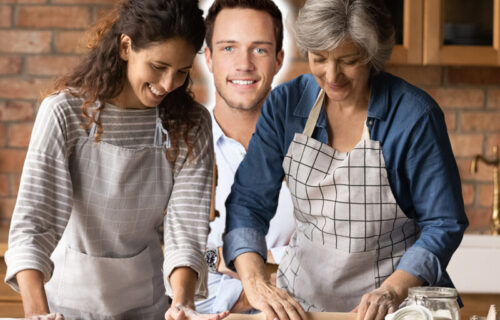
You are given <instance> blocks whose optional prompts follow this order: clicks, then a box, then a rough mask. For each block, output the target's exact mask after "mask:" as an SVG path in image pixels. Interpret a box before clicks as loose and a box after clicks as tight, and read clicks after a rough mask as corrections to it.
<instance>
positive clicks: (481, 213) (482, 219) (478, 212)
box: [465, 207, 491, 228]
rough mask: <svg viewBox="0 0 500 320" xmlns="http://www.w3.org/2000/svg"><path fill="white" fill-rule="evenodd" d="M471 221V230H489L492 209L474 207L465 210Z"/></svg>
mask: <svg viewBox="0 0 500 320" xmlns="http://www.w3.org/2000/svg"><path fill="white" fill-rule="evenodd" d="M465 212H466V214H467V218H468V219H469V228H479V227H485V228H487V227H488V226H489V223H490V219H491V208H487V207H472V208H467V209H466V210H465Z"/></svg>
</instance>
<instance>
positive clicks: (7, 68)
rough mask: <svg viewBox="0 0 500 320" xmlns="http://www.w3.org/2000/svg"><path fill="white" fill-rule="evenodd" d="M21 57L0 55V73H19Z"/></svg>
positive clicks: (21, 62)
mask: <svg viewBox="0 0 500 320" xmlns="http://www.w3.org/2000/svg"><path fill="white" fill-rule="evenodd" d="M22 65H23V59H22V58H21V57H9V56H0V74H2V75H6V74H20V73H21V70H22Z"/></svg>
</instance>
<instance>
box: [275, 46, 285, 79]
mask: <svg viewBox="0 0 500 320" xmlns="http://www.w3.org/2000/svg"><path fill="white" fill-rule="evenodd" d="M283 59H285V52H284V51H283V50H280V51H279V52H278V53H277V54H276V67H275V69H274V74H275V75H276V74H277V73H278V71H280V69H281V67H282V66H283Z"/></svg>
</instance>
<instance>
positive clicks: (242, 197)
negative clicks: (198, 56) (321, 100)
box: [224, 87, 285, 268]
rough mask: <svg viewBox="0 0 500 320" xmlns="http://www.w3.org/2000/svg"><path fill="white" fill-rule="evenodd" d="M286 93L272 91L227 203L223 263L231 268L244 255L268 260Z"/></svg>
mask: <svg viewBox="0 0 500 320" xmlns="http://www.w3.org/2000/svg"><path fill="white" fill-rule="evenodd" d="M283 90H284V87H278V88H277V89H275V90H273V91H272V92H271V95H270V96H269V97H268V99H267V100H266V102H265V103H264V106H263V108H262V112H261V115H260V117H259V120H258V122H257V126H256V130H255V133H254V135H253V136H252V139H251V141H250V144H249V146H248V153H247V154H246V156H245V158H244V159H243V161H242V162H241V164H240V166H239V167H238V170H237V172H236V176H235V179H234V184H233V186H232V188H231V194H230V195H229V197H228V198H227V200H226V215H227V217H226V234H225V236H224V259H225V261H226V263H227V265H228V266H229V267H230V268H234V265H233V262H234V259H235V258H236V257H237V256H239V255H241V254H243V253H245V252H256V253H258V254H260V255H261V256H262V258H263V259H264V260H265V259H266V257H267V246H266V241H265V235H266V234H267V231H268V229H269V221H270V220H271V219H272V218H273V216H274V214H275V213H276V207H277V205H278V197H279V192H280V188H281V183H282V181H283V177H284V171H283V167H282V162H283V157H284V149H285V148H284V144H285V139H284V133H285V131H284V125H283V118H284V111H283V109H284V108H285V106H284V105H285V103H284V101H283V100H284V99H283V97H282V95H284V94H285V93H284V92H283Z"/></svg>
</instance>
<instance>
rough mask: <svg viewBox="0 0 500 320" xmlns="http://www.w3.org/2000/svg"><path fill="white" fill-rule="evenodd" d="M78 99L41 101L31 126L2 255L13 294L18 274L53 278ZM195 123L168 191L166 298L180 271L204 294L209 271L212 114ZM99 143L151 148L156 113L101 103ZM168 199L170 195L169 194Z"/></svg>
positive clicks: (68, 191) (67, 208)
mask: <svg viewBox="0 0 500 320" xmlns="http://www.w3.org/2000/svg"><path fill="white" fill-rule="evenodd" d="M82 101H83V100H82V99H81V98H76V97H74V96H72V95H70V94H69V93H67V92H61V93H59V94H57V95H53V96H49V97H47V98H46V99H44V101H43V102H42V104H41V106H40V109H39V111H38V114H37V118H36V120H35V124H34V127H33V132H32V136H31V141H30V145H29V148H28V153H27V156H26V160H25V163H24V168H23V173H22V177H21V183H20V187H19V193H18V196H17V202H16V206H15V209H14V213H13V216H12V221H11V227H10V234H9V249H8V251H7V253H6V255H5V261H6V263H7V273H6V277H5V282H6V283H7V284H9V285H10V286H11V287H13V288H14V289H16V290H18V286H17V281H16V278H15V275H16V274H17V273H18V272H19V271H22V270H25V269H36V270H39V271H41V272H42V273H43V274H44V278H45V281H48V280H50V278H51V275H52V271H53V264H52V261H51V260H50V255H51V253H52V252H53V250H54V249H55V247H56V245H57V243H58V241H59V240H60V239H61V236H62V233H63V231H64V229H65V227H66V225H67V223H68V220H69V217H70V215H71V211H72V205H73V203H72V201H73V200H72V192H73V191H72V182H71V176H70V169H69V166H68V159H69V157H70V155H71V154H72V152H73V150H74V146H75V143H76V142H77V140H78V139H79V138H80V137H87V136H88V132H87V131H86V130H84V129H82V128H80V124H81V122H82V115H81V111H82V110H81V105H82ZM193 117H194V119H195V125H194V126H193V128H191V129H190V132H189V136H190V138H192V139H193V140H191V141H195V146H194V149H193V155H194V157H193V158H192V159H193V160H192V161H190V160H188V159H187V146H186V145H185V143H184V141H183V139H181V141H180V142H179V155H178V157H177V160H176V162H175V165H174V170H173V180H174V181H173V189H172V193H171V195H170V199H169V201H168V206H167V212H168V214H166V215H165V218H164V241H165V261H164V265H163V270H164V274H165V279H164V280H165V286H166V291H167V294H168V295H170V296H171V295H172V289H171V287H170V284H169V281H168V275H170V273H171V272H172V271H173V270H174V269H175V268H176V267H180V266H188V267H191V268H192V269H193V270H194V271H196V272H197V273H198V283H197V285H196V288H197V292H196V295H197V296H198V297H204V296H206V294H207V292H206V273H207V267H206V263H205V261H204V252H205V246H206V239H207V235H208V231H209V225H208V216H209V208H210V196H211V183H212V157H213V142H212V132H211V118H210V114H209V112H208V111H207V110H206V109H205V108H204V107H203V106H201V105H198V106H197V108H196V109H195V112H194V113H193ZM100 122H101V123H102V128H103V133H102V135H101V139H102V141H105V142H107V143H110V144H113V145H116V146H121V147H126V148H140V147H144V146H151V145H153V143H154V132H155V124H156V111H155V109H154V108H148V109H141V110H139V109H122V108H119V107H116V106H113V105H110V104H106V105H105V107H104V108H103V110H101V113H100ZM166 196H168V195H166Z"/></svg>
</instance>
